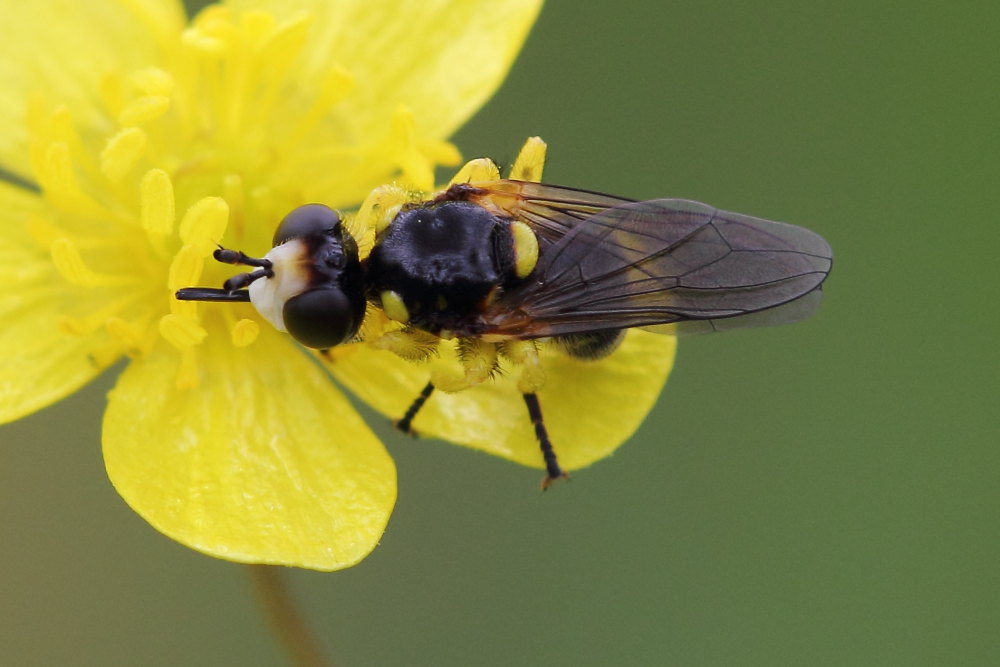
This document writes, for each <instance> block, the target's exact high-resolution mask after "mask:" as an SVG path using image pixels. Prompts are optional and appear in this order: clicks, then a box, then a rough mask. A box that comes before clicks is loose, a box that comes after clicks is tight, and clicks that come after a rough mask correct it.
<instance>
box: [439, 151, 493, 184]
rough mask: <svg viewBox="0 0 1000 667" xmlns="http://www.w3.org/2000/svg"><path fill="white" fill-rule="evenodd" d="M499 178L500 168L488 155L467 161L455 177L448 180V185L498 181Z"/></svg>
mask: <svg viewBox="0 0 1000 667" xmlns="http://www.w3.org/2000/svg"><path fill="white" fill-rule="evenodd" d="M499 179H500V168H499V167H497V165H496V162H494V161H493V160H491V159H489V158H488V157H481V158H476V159H475V160H470V161H468V162H466V163H465V165H464V166H463V167H462V168H461V169H459V170H458V173H456V174H455V176H454V178H452V179H451V181H449V182H448V185H455V184H456V183H477V182H479V181H496V180H499Z"/></svg>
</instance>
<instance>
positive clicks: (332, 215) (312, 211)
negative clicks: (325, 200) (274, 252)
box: [271, 204, 340, 246]
mask: <svg viewBox="0 0 1000 667" xmlns="http://www.w3.org/2000/svg"><path fill="white" fill-rule="evenodd" d="M338 225H340V215H338V214H337V212H336V211H334V210H333V209H331V208H329V207H327V206H323V204H306V205H305V206H299V207H298V208H297V209H295V210H293V211H292V212H291V213H289V214H288V215H286V216H285V217H284V219H283V220H282V221H281V223H280V224H279V225H278V229H276V230H275V232H274V239H273V240H272V241H271V244H272V245H275V246H279V245H281V244H282V243H285V242H286V241H288V240H290V239H295V238H300V237H302V236H311V235H313V234H321V233H324V232H331V231H333V230H334V229H336V228H337V226H338Z"/></svg>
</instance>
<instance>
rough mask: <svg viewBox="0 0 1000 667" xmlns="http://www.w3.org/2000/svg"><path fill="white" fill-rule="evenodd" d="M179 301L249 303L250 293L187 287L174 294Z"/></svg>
mask: <svg viewBox="0 0 1000 667" xmlns="http://www.w3.org/2000/svg"><path fill="white" fill-rule="evenodd" d="M174 296H175V297H176V298H177V300H178V301H230V302H232V301H249V300H250V293H249V292H247V291H246V290H237V291H235V292H231V291H229V290H227V289H215V288H214V287H185V288H183V289H179V290H177V292H176V293H175V294H174Z"/></svg>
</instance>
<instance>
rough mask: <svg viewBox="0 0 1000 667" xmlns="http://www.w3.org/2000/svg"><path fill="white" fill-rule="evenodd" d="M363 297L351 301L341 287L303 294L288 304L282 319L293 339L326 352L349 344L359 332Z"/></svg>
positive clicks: (325, 288)
mask: <svg viewBox="0 0 1000 667" xmlns="http://www.w3.org/2000/svg"><path fill="white" fill-rule="evenodd" d="M359 312H360V313H361V317H363V315H364V301H363V297H361V296H360V294H359V295H358V300H355V299H352V298H350V297H349V296H348V295H347V294H345V293H344V291H343V290H341V289H339V288H337V287H323V288H319V289H314V290H309V291H308V292H303V293H302V294H299V295H298V296H294V297H292V298H291V299H289V300H288V301H286V302H285V307H284V308H283V309H282V316H283V318H284V320H285V328H286V329H287V330H288V333H289V334H291V336H292V338H294V339H295V340H297V341H299V342H300V343H302V344H303V345H305V346H306V347H314V348H316V349H320V350H322V349H326V348H328V347H333V346H335V345H340V344H341V343H344V342H347V341H348V340H350V339H351V338H353V337H354V334H356V333H357V332H358V327H359V326H361V317H359V316H358V313H359Z"/></svg>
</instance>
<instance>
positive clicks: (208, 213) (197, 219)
mask: <svg viewBox="0 0 1000 667" xmlns="http://www.w3.org/2000/svg"><path fill="white" fill-rule="evenodd" d="M228 222H229V205H228V204H226V201H225V200H224V199H221V198H220V197H205V198H203V199H200V200H198V201H197V202H195V204H194V205H193V206H191V208H189V209H188V210H187V213H185V214H184V218H183V219H182V220H181V225H180V237H181V241H182V242H183V243H185V244H188V245H193V246H194V247H195V248H197V249H198V252H200V253H201V254H203V255H207V254H208V253H209V252H211V250H212V248H214V247H216V246H217V245H218V243H219V240H220V239H222V235H223V234H224V233H225V232H226V225H227V224H228Z"/></svg>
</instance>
